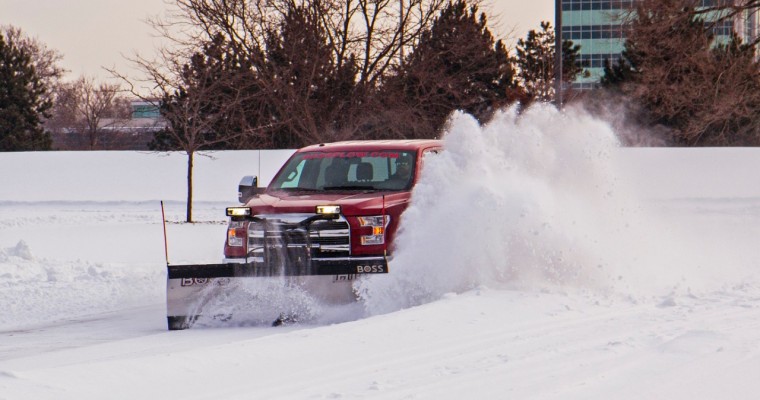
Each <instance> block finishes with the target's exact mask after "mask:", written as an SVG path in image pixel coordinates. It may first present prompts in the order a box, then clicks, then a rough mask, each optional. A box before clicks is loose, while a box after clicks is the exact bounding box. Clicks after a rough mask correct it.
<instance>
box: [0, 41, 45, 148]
mask: <svg viewBox="0 0 760 400" xmlns="http://www.w3.org/2000/svg"><path fill="white" fill-rule="evenodd" d="M50 107H51V102H50V100H49V97H48V96H47V88H46V87H45V85H44V84H43V82H42V80H41V79H40V77H39V76H38V74H37V72H36V70H35V67H34V64H33V62H32V59H31V55H30V54H29V53H27V52H25V51H24V50H23V49H21V48H19V47H18V46H16V45H15V44H14V43H13V42H10V41H9V42H6V40H5V38H4V37H3V35H2V34H0V151H30V150H49V149H50V145H51V140H50V134H48V133H46V132H45V131H44V129H43V128H42V121H41V118H43V117H46V116H47V112H48V110H49V109H50Z"/></svg>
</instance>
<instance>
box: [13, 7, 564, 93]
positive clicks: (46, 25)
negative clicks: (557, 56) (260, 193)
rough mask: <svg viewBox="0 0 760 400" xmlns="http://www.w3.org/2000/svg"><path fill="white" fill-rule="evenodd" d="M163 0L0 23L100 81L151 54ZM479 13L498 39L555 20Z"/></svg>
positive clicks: (21, 15) (538, 13)
mask: <svg viewBox="0 0 760 400" xmlns="http://www.w3.org/2000/svg"><path fill="white" fill-rule="evenodd" d="M166 9H167V6H166V5H165V3H164V1H163V0H131V1H123V0H67V1H61V0H0V25H7V24H10V25H14V26H16V27H19V28H21V29H22V30H23V31H24V32H25V33H26V34H28V35H29V36H32V37H36V38H38V39H39V40H40V41H42V42H43V43H45V44H47V46H48V47H49V48H52V49H56V50H58V51H60V52H61V53H62V54H63V56H64V58H63V62H62V63H61V64H62V66H63V67H64V68H65V69H67V70H69V71H71V72H70V73H69V74H68V75H67V78H70V79H72V80H73V79H75V78H77V77H79V76H81V75H87V76H93V77H96V78H98V79H105V78H107V77H109V76H110V74H109V73H108V72H107V71H105V70H104V69H103V68H104V67H106V68H113V69H116V70H117V71H120V72H121V71H127V72H130V71H131V69H132V66H131V64H130V63H129V62H128V61H127V60H126V59H125V57H127V56H131V55H134V54H135V52H139V53H140V54H142V55H151V54H154V53H155V49H156V47H157V46H158V45H159V44H160V42H159V41H158V40H157V39H156V38H155V37H154V36H153V33H154V32H153V31H152V30H151V28H150V27H149V26H148V25H147V24H146V22H145V21H146V19H147V18H149V17H153V16H157V15H161V14H162V13H163V12H164V11H165V10H166ZM483 10H485V11H487V12H488V14H489V15H492V17H491V18H490V19H489V20H490V21H491V23H492V24H493V28H494V31H495V32H498V35H499V36H500V37H502V38H507V39H508V38H512V40H511V41H510V40H507V42H508V43H510V42H515V41H516V38H520V37H523V36H525V34H526V33H527V32H528V31H529V30H531V29H537V28H538V27H539V23H540V22H541V21H544V20H548V21H553V20H554V2H553V1H552V0H534V1H524V0H485V1H484V3H483Z"/></svg>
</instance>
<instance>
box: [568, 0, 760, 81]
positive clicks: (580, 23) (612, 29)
mask: <svg viewBox="0 0 760 400" xmlns="http://www.w3.org/2000/svg"><path fill="white" fill-rule="evenodd" d="M721 1H731V0H700V6H702V7H708V6H715V5H716V4H717V3H718V2H721ZM560 2H561V4H562V39H563V40H572V41H573V43H574V44H577V45H580V46H581V49H580V53H579V57H578V62H579V63H580V65H581V67H582V68H584V69H586V70H587V71H588V72H589V76H587V77H579V78H578V79H576V81H575V82H573V88H574V89H581V90H583V89H591V88H593V87H595V86H597V85H598V84H599V81H600V79H601V77H602V75H604V60H605V59H609V60H610V62H612V63H615V62H617V61H618V60H619V59H620V57H621V53H622V51H623V44H624V42H625V31H624V30H623V27H622V18H621V16H622V15H624V14H625V13H626V12H628V11H629V10H630V9H631V8H632V7H633V5H634V4H635V3H636V0H560ZM758 15H760V14H758V13H757V12H745V13H744V14H741V15H739V16H737V18H736V19H735V20H734V21H726V22H725V23H724V24H722V25H721V26H718V27H716V30H715V33H716V34H717V36H718V40H720V37H723V38H728V37H729V36H730V35H731V32H732V30H733V31H734V32H736V33H737V35H739V37H741V38H742V40H743V41H744V42H749V41H752V40H754V39H755V38H756V37H757V36H758V33H759V32H758Z"/></svg>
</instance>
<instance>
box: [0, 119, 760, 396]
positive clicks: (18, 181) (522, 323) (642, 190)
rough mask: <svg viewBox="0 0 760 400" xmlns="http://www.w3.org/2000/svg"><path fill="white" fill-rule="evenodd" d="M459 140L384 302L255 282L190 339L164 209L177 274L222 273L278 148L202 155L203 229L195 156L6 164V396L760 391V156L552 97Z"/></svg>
mask: <svg viewBox="0 0 760 400" xmlns="http://www.w3.org/2000/svg"><path fill="white" fill-rule="evenodd" d="M443 140H444V147H445V149H446V150H445V151H443V152H441V153H440V154H437V155H431V156H430V158H426V160H425V167H424V168H423V169H422V174H421V178H420V181H419V182H418V184H417V186H416V187H415V189H414V192H413V194H412V201H411V204H410V206H409V208H407V211H406V213H404V214H403V215H402V216H401V218H400V223H401V227H402V229H401V230H400V231H399V236H397V237H396V244H397V247H396V250H395V251H394V254H393V255H394V258H393V259H392V260H391V261H390V264H389V268H390V272H389V273H388V274H382V275H376V276H372V277H364V278H362V279H360V280H357V281H354V282H356V285H357V288H358V289H359V290H360V292H359V293H360V297H361V302H358V303H349V304H340V305H336V304H327V303H325V302H322V301H319V300H318V299H317V298H316V297H315V296H312V295H311V294H310V293H309V292H308V291H306V290H303V291H300V290H298V286H297V285H296V284H295V283H293V282H290V284H284V283H285V282H283V281H281V280H279V278H272V279H270V280H268V281H267V280H261V279H266V278H237V279H236V280H235V283H231V284H230V285H229V286H228V285H218V286H217V285H213V286H206V287H205V288H204V290H203V291H202V293H200V294H198V295H197V296H192V297H189V298H188V297H186V298H184V299H185V301H186V302H187V303H188V304H190V305H193V306H197V309H198V310H200V311H199V313H200V314H201V315H204V316H206V318H201V319H199V323H198V325H196V326H194V327H193V328H192V329H188V330H183V331H171V332H168V331H167V330H166V329H167V327H166V319H165V317H166V312H167V309H166V288H167V287H166V283H167V276H166V273H165V271H166V264H165V263H164V246H163V240H162V239H163V238H162V224H161V221H162V212H161V209H160V207H159V202H158V199H164V200H169V201H167V202H166V203H167V206H166V211H167V212H166V218H167V219H168V220H169V221H170V223H168V224H167V231H168V234H167V236H168V238H169V239H168V241H169V246H168V253H169V259H170V260H172V261H173V262H174V263H175V264H185V263H189V262H197V263H203V262H218V261H219V259H220V258H221V254H220V253H221V245H222V243H223V241H224V238H225V237H226V235H225V233H226V224H225V222H226V221H225V217H224V211H223V210H224V207H225V206H229V205H233V204H235V198H236V190H235V189H236V186H237V180H238V179H239V176H240V175H241V174H243V173H256V170H257V169H258V165H259V163H258V160H257V159H256V157H255V156H254V155H255V154H256V153H254V152H252V151H226V152H214V153H212V154H211V156H213V157H197V158H196V164H195V165H196V174H195V177H196V185H195V188H196V195H197V199H198V203H196V217H197V220H198V221H204V223H196V224H182V223H177V221H181V220H182V215H183V205H184V204H183V202H182V201H177V200H178V199H182V197H183V182H184V171H183V167H184V161H185V159H184V157H183V156H182V155H181V154H178V153H173V154H171V155H166V154H158V153H149V152H128V151H124V152H104V151H101V152H17V153H9V152H6V153H2V152H0V171H14V173H13V174H0V310H2V312H0V398H2V399H3V400H27V399H34V400H48V399H50V400H90V399H92V400H102V399H109V400H122V399H124V400H134V399H164V398H168V399H182V400H201V399H226V400H235V399H240V400H243V399H251V398H261V399H276V400H280V399H282V400H285V399H288V400H301V399H344V400H354V399H356V400H359V399H361V400H367V399H378V400H387V399H394V400H395V399H422V400H425V399H435V400H449V399H452V400H454V399H457V400H458V399H463V398H474V399H503V398H509V399H540V400H555V399H556V400H576V399H578V400H581V399H582V400H588V399H592V400H594V399H616V400H629V399H631V400H634V399H635V400H639V399H668V400H703V399H704V400H707V399H735V400H745V399H746V400H750V399H756V398H757V397H758V396H757V393H758V391H760V379H759V378H760V346H758V343H760V330H758V327H759V326H760V272H758V269H757V265H758V262H760V248H758V246H757V237H758V236H759V235H760V176H758V174H756V173H753V171H757V170H758V169H760V149H759V148H622V149H621V148H619V147H618V145H617V141H616V137H615V135H614V133H613V131H612V128H611V127H610V126H609V125H608V124H606V123H604V122H603V121H600V120H598V119H596V118H593V117H590V116H589V115H587V114H585V113H583V112H582V111H578V110H571V111H570V112H561V113H560V112H559V111H557V110H556V109H554V108H553V107H551V106H540V105H539V106H533V107H532V108H530V109H528V110H521V112H520V113H519V114H518V113H517V112H516V111H515V109H511V110H508V111H507V112H504V113H500V114H499V115H497V117H496V118H494V120H493V121H492V122H490V123H489V124H487V125H485V126H481V125H480V124H478V122H477V121H475V120H474V119H473V118H472V117H468V116H465V115H462V114H457V115H456V116H455V118H454V119H453V120H452V124H451V127H450V130H449V131H448V132H447V133H446V135H445V136H444V138H443ZM259 154H260V155H262V156H265V157H264V159H263V160H262V161H261V169H262V171H261V173H260V174H261V175H264V177H265V179H264V181H267V180H268V179H267V178H266V177H267V176H271V172H266V173H265V171H267V170H268V171H271V170H272V169H275V168H277V167H278V166H279V165H280V164H282V160H283V158H284V157H283V156H284V155H286V154H283V150H279V151H276V153H275V154H272V153H271V152H270V151H263V152H261V153H259ZM269 156H276V157H274V158H269ZM246 169H248V170H247V171H245V170H246ZM405 227H406V228H405ZM324 278H327V279H328V282H325V284H326V285H331V284H332V283H331V280H332V279H333V277H332V276H329V277H324ZM267 282H268V283H269V284H267ZM341 283H345V281H341ZM216 288H219V290H220V291H222V290H223V293H219V292H217V294H220V296H212V298H211V299H210V300H211V301H208V302H206V301H204V300H205V299H206V297H205V295H206V294H213V293H215V290H216ZM180 299H182V297H180ZM214 300H215V301H214ZM194 308H195V307H194ZM288 311H290V312H293V311H296V312H297V313H298V314H297V315H298V317H299V321H300V322H299V323H297V324H293V325H288V326H282V327H272V326H271V321H272V320H273V319H274V318H276V317H277V315H278V314H279V313H281V312H288ZM220 314H221V315H225V316H229V319H228V320H227V321H226V322H224V321H221V320H216V319H212V318H210V317H208V316H210V315H220ZM225 319H226V318H225Z"/></svg>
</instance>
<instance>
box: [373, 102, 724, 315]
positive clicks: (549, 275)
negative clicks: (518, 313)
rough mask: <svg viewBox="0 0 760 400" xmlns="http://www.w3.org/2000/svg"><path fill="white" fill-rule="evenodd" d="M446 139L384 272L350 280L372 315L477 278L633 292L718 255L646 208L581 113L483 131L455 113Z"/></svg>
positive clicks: (604, 132) (600, 130)
mask: <svg viewBox="0 0 760 400" xmlns="http://www.w3.org/2000/svg"><path fill="white" fill-rule="evenodd" d="M444 146H445V149H446V150H445V151H444V152H442V153H441V154H439V155H435V156H432V157H431V158H430V159H428V160H426V165H425V170H424V171H423V175H422V178H421V181H420V182H419V183H418V185H417V186H416V188H415V190H414V193H413V197H412V203H411V205H410V207H409V208H408V209H407V211H406V212H405V214H404V215H403V216H402V221H401V224H402V225H401V226H402V228H401V230H400V231H399V235H398V237H397V240H396V244H397V246H398V247H397V251H396V252H395V258H394V259H393V260H392V261H391V263H390V270H391V273H390V274H388V275H385V276H373V277H371V278H367V279H364V280H362V281H361V282H360V283H359V284H358V290H359V292H360V295H361V296H362V298H363V300H364V304H365V307H366V308H367V310H368V311H369V312H370V313H383V312H389V311H393V310H397V309H400V308H404V307H408V306H413V305H418V304H422V303H425V302H428V301H433V300H436V299H439V298H440V297H441V296H442V295H444V294H446V293H451V292H454V293H460V292H463V291H466V290H469V289H472V288H477V287H480V286H488V287H499V288H508V289H529V290H561V291H566V290H575V289H579V290H583V291H592V292H594V293H603V294H613V293H614V294H622V295H624V296H627V297H633V298H636V297H639V296H649V295H653V294H659V293H662V292H663V291H668V290H673V289H674V288H678V287H679V285H680V286H685V285H686V284H684V283H683V281H684V279H685V278H684V276H686V275H689V277H690V280H689V282H688V285H698V284H700V283H704V282H706V281H709V279H712V278H714V276H710V274H700V275H699V277H702V278H704V279H702V280H701V281H700V279H699V278H698V277H694V276H693V275H694V274H693V273H694V271H695V270H697V269H699V268H703V267H704V266H705V265H721V268H719V269H721V270H722V269H724V268H722V267H723V265H722V264H721V263H726V262H728V260H726V256H725V254H726V252H725V249H722V251H720V252H719V253H720V254H722V260H721V261H719V260H718V258H715V257H712V255H711V254H708V253H709V251H703V250H704V249H700V247H699V245H698V244H695V243H693V242H690V241H689V240H687V239H686V238H684V237H682V236H680V235H679V234H676V233H675V230H674V228H673V226H672V224H669V223H668V222H666V221H663V220H655V217H654V215H653V214H650V213H648V212H647V211H645V210H644V208H643V207H642V205H641V203H640V202H639V201H637V200H636V199H635V196H632V194H631V192H630V190H629V189H628V188H627V187H626V185H625V182H623V181H622V180H621V179H620V177H619V174H617V172H616V168H615V167H614V166H615V165H616V163H615V162H614V159H615V156H616V153H617V151H618V148H619V142H618V140H617V138H616V136H615V134H614V132H613V130H612V129H611V128H610V126H609V125H608V124H606V123H604V122H603V121H601V120H598V119H595V118H594V117H591V116H589V115H588V114H586V113H584V112H583V111H580V110H572V109H567V110H565V111H562V112H559V111H557V110H556V109H555V108H554V107H551V106H548V105H539V106H534V107H532V108H530V109H528V110H525V111H524V112H522V113H521V114H518V113H517V110H516V109H515V108H512V109H509V110H505V111H502V112H501V113H500V114H498V115H497V116H496V117H495V118H494V119H493V121H492V122H491V123H489V124H488V125H486V126H483V127H481V126H479V125H478V123H477V122H476V121H475V120H474V119H473V118H472V117H470V116H468V115H464V114H461V113H460V114H456V115H454V116H453V117H452V120H451V123H450V128H449V130H448V132H447V133H446V134H445V136H444ZM689 243H691V244H689ZM715 254H718V252H716V253H715ZM711 262H712V263H714V264H710V263H711ZM695 267H696V268H695ZM713 270H714V271H713V272H717V268H714V269H713ZM698 281H699V282H698Z"/></svg>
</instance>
